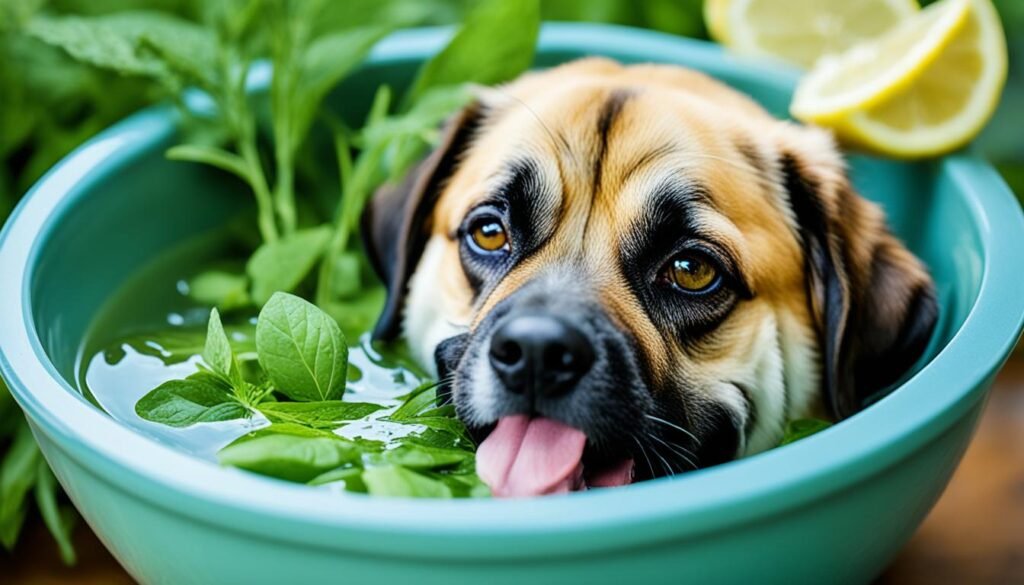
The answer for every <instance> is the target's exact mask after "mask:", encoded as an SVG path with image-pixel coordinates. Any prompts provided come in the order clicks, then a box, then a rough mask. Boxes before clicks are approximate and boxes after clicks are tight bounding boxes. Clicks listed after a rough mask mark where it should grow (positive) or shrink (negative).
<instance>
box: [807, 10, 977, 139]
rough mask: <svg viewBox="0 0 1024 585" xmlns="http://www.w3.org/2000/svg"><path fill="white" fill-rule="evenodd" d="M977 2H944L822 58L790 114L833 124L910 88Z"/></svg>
mask: <svg viewBox="0 0 1024 585" xmlns="http://www.w3.org/2000/svg"><path fill="white" fill-rule="evenodd" d="M970 6H971V0H942V1H941V2H938V3H936V4H932V5H931V6H929V7H928V8H925V9H924V10H922V11H921V12H919V13H918V14H917V15H915V16H914V17H912V18H908V19H906V20H904V21H903V22H901V23H900V24H899V25H897V26H896V27H895V28H894V29H892V30H890V31H889V32H887V33H885V34H883V35H882V36H880V37H878V38H876V39H873V40H869V41H865V42H862V43H858V44H856V45H854V46H853V47H851V48H850V49H848V50H847V51H846V52H844V53H841V54H839V55H833V56H828V57H826V58H824V59H822V60H820V61H819V62H818V63H817V65H816V66H815V67H814V69H813V70H811V72H810V73H808V74H807V75H805V76H804V78H803V79H801V80H800V84H799V85H798V86H797V89H796V93H795V94H794V96H793V103H792V104H791V105H790V112H791V113H792V114H793V115H794V116H796V117H797V118H799V119H801V120H804V121H808V122H815V123H817V124H826V125H827V124H829V123H831V122H835V121H838V120H839V119H841V118H843V117H844V116H846V115H848V114H850V113H852V112H854V111H856V110H858V109H865V108H868V107H871V106H874V105H876V104H878V103H880V102H882V101H884V100H886V99H887V98H889V97H891V96H893V95H894V94H896V93H899V92H900V91H902V90H903V89H905V88H906V87H907V86H908V85H909V84H910V83H911V82H912V81H913V80H914V79H916V78H917V76H918V75H919V74H920V73H921V72H922V71H924V70H925V69H926V68H928V66H929V65H931V64H932V62H934V61H935V60H936V58H938V56H939V55H940V54H941V53H942V51H943V49H945V48H946V46H947V45H949V44H950V43H952V41H953V39H954V38H956V35H957V33H958V32H959V31H960V30H961V29H962V28H963V27H964V24H966V22H967V15H968V13H969V12H970V10H969V9H970Z"/></svg>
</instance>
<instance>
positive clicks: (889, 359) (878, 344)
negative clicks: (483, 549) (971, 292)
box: [362, 58, 938, 496]
mask: <svg viewBox="0 0 1024 585" xmlns="http://www.w3.org/2000/svg"><path fill="white" fill-rule="evenodd" d="M362 233H363V237H364V245H365V248H366V250H367V253H368V254H369V256H370V259H371V262H372V264H373V266H374V268H375V270H376V271H377V273H378V275H379V276H380V277H381V279H382V280H383V282H384V283H385V285H386V288H387V300H386V303H385V307H384V309H383V312H382V314H381V316H380V319H379V321H378V323H377V325H376V328H375V330H374V337H375V338H376V339H384V340H389V339H395V338H398V337H401V336H404V337H405V339H406V340H407V341H408V344H409V346H410V349H411V351H412V352H413V354H414V356H415V358H416V359H418V360H419V361H420V362H421V363H423V364H424V365H425V366H426V367H428V368H432V369H436V371H435V373H436V374H437V376H438V377H439V379H440V380H441V382H442V386H441V389H440V390H439V396H440V397H441V398H442V399H445V400H451V401H453V402H454V404H455V409H456V412H457V414H458V416H459V418H460V419H461V420H462V421H463V422H464V423H465V424H466V425H467V427H468V428H469V429H470V431H471V432H472V433H473V435H474V437H476V438H478V439H482V443H481V444H480V447H479V450H478V453H477V469H478V473H479V474H480V477H481V478H482V479H483V480H484V481H485V482H486V483H487V484H488V485H489V486H490V488H491V490H492V492H493V493H494V494H495V495H497V496H532V495H540V494H551V493H563V492H567V491H573V490H579V489H584V488H589V487H598V486H617V485H624V484H627V483H631V482H633V481H639V480H644V479H648V478H652V477H661V476H668V475H675V474H679V473H683V472H686V471H689V470H693V469H698V468H704V467H708V466H712V465H716V464H719V463H722V462H726V461H729V460H732V459H735V458H739V457H743V456H748V455H751V454H755V453H758V452H761V451H764V450H766V449H769V448H771V447H773V446H776V445H777V444H778V443H779V441H780V438H781V437H782V434H783V430H784V426H785V424H786V422H787V421H788V420H791V419H798V418H804V417H818V418H826V417H827V418H831V419H833V420H841V419H843V418H845V417H848V416H850V415H852V414H854V413H856V412H857V411H858V410H859V409H861V408H862V407H863V406H864V405H865V403H866V402H867V401H868V400H870V399H872V398H873V397H876V396H877V395H878V394H879V393H881V392H883V391H885V390H886V389H887V388H889V387H890V386H892V385H893V384H894V383H896V382H897V381H898V380H899V379H900V378H901V376H903V375H904V374H905V373H906V372H907V371H908V370H909V369H910V368H911V367H912V366H913V365H914V363H915V362H916V360H918V359H919V358H920V356H921V355H922V353H923V352H924V350H925V348H926V346H927V344H928V342H929V339H930V335H931V332H932V330H933V328H934V327H935V322H936V319H937V314H938V308H937V303H936V300H935V289H934V285H933V283H932V281H931V279H930V277H929V274H928V272H927V270H926V269H925V267H924V266H923V265H922V263H921V262H920V261H919V260H918V259H917V258H915V257H914V256H913V255H912V254H911V252H909V251H908V250H907V248H906V247H904V245H903V244H902V243H900V242H899V241H898V240H897V239H896V238H895V237H894V236H893V235H892V233H891V232H890V230H889V228H888V227H887V225H886V221H885V217H884V214H883V212H882V210H881V209H880V208H879V207H878V206H876V205H875V204H873V203H871V202H869V201H867V200H866V199H863V198H862V197H861V196H859V195H858V194H857V193H856V192H855V191H854V189H853V187H852V186H851V183H850V181H849V179H848V178H847V175H846V172H845V167H844V161H843V158H842V156H841V154H840V152H839V149H838V148H837V145H836V144H835V143H834V141H833V139H832V138H831V136H830V135H829V134H828V133H826V132H825V131H823V130H821V129H816V128H811V127H804V126H800V125H797V124H795V123H792V122H786V121H781V120H778V119H775V118H773V117H772V116H771V115H770V114H768V113H767V112H766V111H765V110H764V109H762V108H761V107H760V106H759V105H758V104H756V103H755V102H754V101H752V100H751V99H749V98H748V97H746V96H744V95H742V94H740V93H738V92H737V91H735V90H733V89H731V88H729V87H727V86H726V85H724V84H722V83H720V82H718V81H716V80H714V79H712V78H710V77H707V76H705V75H703V74H701V73H699V72H696V71H691V70H688V69H684V68H681V67H676V66H667V65H653V64H643V65H631V66H624V65H621V64H619V63H616V62H614V61H610V60H606V59H600V58H588V59H583V60H579V61H575V62H571V63H568V64H565V65H562V66H559V67H556V68H553V69H549V70H545V71H540V72H531V73H528V74H525V75H523V76H521V77H520V78H519V79H517V80H514V81H513V82H511V83H509V84H507V85H505V86H502V87H500V88H491V89H484V90H481V91H480V94H479V98H478V99H477V100H476V101H475V102H473V103H472V104H470V105H469V106H468V107H466V108H465V109H464V110H463V111H461V112H460V113H458V114H457V115H456V116H454V117H453V119H452V120H450V122H449V123H448V124H447V126H446V127H445V129H444V130H443V140H442V141H441V144H440V146H439V147H438V148H437V149H436V150H435V151H434V152H433V153H432V154H431V155H429V156H428V157H427V158H426V159H424V160H423V161H422V162H421V163H420V164H419V165H418V166H417V167H416V168H415V169H414V170H413V171H412V172H411V173H410V174H409V175H408V177H407V178H406V180H405V181H404V182H402V183H401V184H396V185H389V186H385V187H383V188H382V189H380V190H379V191H378V193H377V194H376V195H375V196H374V198H373V199H372V201H371V202H370V203H369V204H368V206H367V208H366V210H365V212H364V216H363V230H362Z"/></svg>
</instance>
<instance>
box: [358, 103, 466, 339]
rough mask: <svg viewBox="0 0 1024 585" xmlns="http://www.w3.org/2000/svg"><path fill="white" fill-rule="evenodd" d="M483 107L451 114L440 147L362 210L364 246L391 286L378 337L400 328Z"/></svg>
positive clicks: (393, 333) (392, 334)
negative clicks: (436, 219) (444, 195)
mask: <svg viewBox="0 0 1024 585" xmlns="http://www.w3.org/2000/svg"><path fill="white" fill-rule="evenodd" d="M480 110H481V108H480V106H479V105H478V104H471V105H469V106H467V107H466V108H464V109H463V110H462V111H460V112H459V113H458V114H456V115H455V116H453V117H452V118H451V119H450V120H449V121H448V123H447V124H446V125H445V128H444V131H443V133H442V139H441V142H440V144H439V145H438V146H437V148H436V149H435V150H434V151H433V152H432V153H431V154H430V155H429V156H427V158H425V159H424V160H423V161H421V162H420V163H419V164H418V165H417V166H416V167H415V168H414V169H413V170H411V171H410V172H409V173H408V174H407V175H406V177H405V179H404V180H403V181H402V182H401V183H398V184H389V185H384V186H383V187H381V188H380V189H378V190H377V192H376V193H375V194H374V196H373V198H372V199H371V200H370V202H369V203H368V204H367V205H366V209H365V210H364V211H363V217H362V229H361V232H362V238H363V247H364V248H365V249H366V253H367V255H368V256H369V258H370V263H371V264H372V265H373V268H374V271H376V273H377V276H379V277H380V279H381V281H383V282H384V286H385V288H386V289H387V300H386V301H385V303H384V310H383V312H382V313H381V315H380V317H379V318H378V320H377V325H376V326H375V327H374V330H373V338H374V339H385V340H390V339H394V338H396V337H398V335H399V334H400V333H401V328H402V308H403V306H404V305H405V295H406V292H407V288H408V284H409V278H410V277H411V276H412V273H413V271H415V270H416V264H417V263H418V262H419V259H420V256H421V255H422V254H423V249H424V247H425V246H426V243H427V239H428V237H429V236H430V232H431V227H432V226H431V215H432V212H433V210H434V205H435V204H436V203H437V199H438V197H439V196H440V193H441V189H442V188H443V186H444V183H445V181H446V180H447V179H448V177H450V176H451V174H452V173H453V172H454V170H455V166H456V165H457V164H458V161H459V158H460V155H461V154H462V152H463V151H464V150H465V149H466V147H467V146H468V144H469V142H470V140H471V139H472V136H473V133H474V132H475V129H476V126H477V124H478V123H479V120H480Z"/></svg>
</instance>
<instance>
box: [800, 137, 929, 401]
mask: <svg viewBox="0 0 1024 585" xmlns="http://www.w3.org/2000/svg"><path fill="white" fill-rule="evenodd" d="M799 134H801V135H802V137H801V138H800V139H798V140H795V141H791V143H790V144H789V145H788V146H787V147H784V149H783V154H782V158H781V167H782V168H781V171H782V175H783V180H784V185H785V188H786V191H787V192H788V195H789V199H790V206H791V208H792V210H793V213H794V216H795V219H796V223H797V226H798V229H799V232H800V239H801V243H802V245H803V249H804V258H805V263H806V274H807V278H808V298H809V302H810V303H811V313H812V314H813V315H814V316H815V317H816V319H817V327H818V334H819V337H820V341H821V348H822V384H823V386H824V394H825V400H826V405H827V407H828V408H829V410H830V412H831V414H832V416H834V417H836V418H837V419H841V418H845V417H848V416H850V415H852V414H854V413H856V412H857V411H858V410H860V409H861V408H862V407H863V406H864V405H865V401H866V400H867V399H869V398H871V397H872V396H873V395H875V394H876V393H878V392H879V391H881V390H884V389H886V388H887V387H888V386H890V385H892V384H893V383H895V382H897V381H898V380H899V379H900V377H901V376H902V375H903V374H905V373H906V372H907V370H909V369H910V368H911V367H912V366H913V365H914V363H915V362H916V361H917V360H918V358H920V357H921V355H922V354H923V353H924V350H925V348H926V347H927V345H928V342H929V340H930V338H931V333H932V330H933V329H934V327H935V323H936V320H937V316H938V304H937V303H936V300H935V287H934V284H933V283H932V280H931V278H930V277H929V275H928V273H927V271H926V269H925V268H924V266H923V265H922V264H921V262H920V261H919V260H918V259H917V258H916V257H914V255H913V254H911V253H910V251H909V250H907V249H906V248H905V247H904V246H903V244H902V243H900V241H899V240H897V239H896V238H895V237H894V236H893V235H892V233H891V232H890V231H889V228H888V226H887V225H886V222H885V217H884V214H883V212H882V210H881V209H880V208H879V207H878V206H877V205H875V204H874V203H871V202H869V201H867V200H865V199H863V198H862V197H860V196H859V195H857V194H856V193H855V192H854V190H853V187H852V186H851V185H850V183H849V180H848V179H847V177H846V175H845V172H844V167H843V164H842V162H841V160H840V158H839V155H838V153H837V149H836V147H835V145H834V143H833V141H832V140H831V138H830V137H828V136H827V135H825V134H824V133H822V132H818V131H815V130H800V131H799Z"/></svg>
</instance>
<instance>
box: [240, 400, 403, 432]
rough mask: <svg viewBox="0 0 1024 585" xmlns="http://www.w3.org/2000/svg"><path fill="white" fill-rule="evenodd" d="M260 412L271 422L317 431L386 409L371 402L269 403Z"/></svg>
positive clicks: (260, 406) (263, 405)
mask: <svg viewBox="0 0 1024 585" xmlns="http://www.w3.org/2000/svg"><path fill="white" fill-rule="evenodd" d="M258 408H259V410H260V412H262V413H263V415H264V416H266V417H267V418H268V419H270V421H271V422H282V423H284V422H287V423H294V424H300V425H304V426H307V427H311V428H315V429H336V428H338V427H339V426H341V425H342V424H344V423H346V422H349V421H353V420H360V419H363V418H366V417H367V416H369V415H371V414H373V413H375V412H377V411H378V410H381V409H382V408H384V407H383V406H381V405H379V404H372V403H369V402H342V401H341V400H328V401H325V402H267V403H264V404H261V405H259V407H258Z"/></svg>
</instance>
